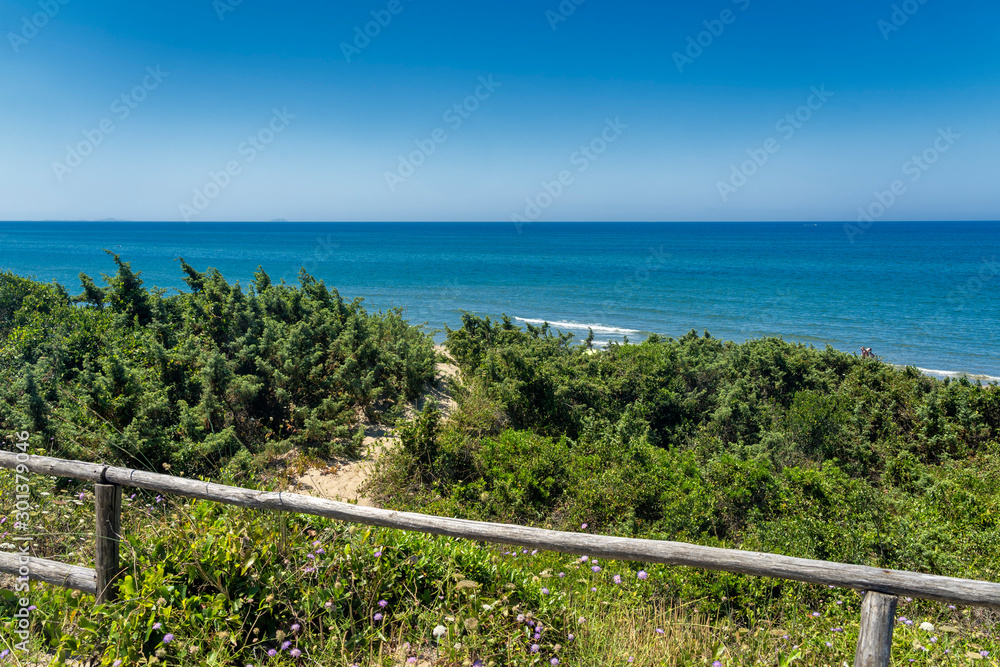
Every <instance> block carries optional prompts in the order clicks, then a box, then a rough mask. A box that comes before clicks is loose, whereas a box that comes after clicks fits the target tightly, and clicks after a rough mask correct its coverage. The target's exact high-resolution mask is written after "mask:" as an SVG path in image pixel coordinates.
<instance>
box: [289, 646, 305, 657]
mask: <svg viewBox="0 0 1000 667" xmlns="http://www.w3.org/2000/svg"><path fill="white" fill-rule="evenodd" d="M289 655H291V656H292V657H293V658H297V657H299V656H300V655H302V651H300V650H299V649H297V648H293V649H292V652H291V653H289Z"/></svg>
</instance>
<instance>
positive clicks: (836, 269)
mask: <svg viewBox="0 0 1000 667" xmlns="http://www.w3.org/2000/svg"><path fill="white" fill-rule="evenodd" d="M105 248H106V249H109V250H112V251H113V252H115V253H118V254H119V255H121V256H122V258H123V259H125V260H126V261H130V262H131V263H132V267H133V269H135V270H139V271H141V272H142V278H143V280H144V282H145V284H146V285H147V286H157V287H162V288H166V289H167V290H169V291H174V290H183V289H186V285H185V284H184V283H183V281H182V280H181V271H180V268H179V265H178V263H177V261H176V258H178V257H183V258H184V259H185V260H186V261H187V262H188V263H189V264H191V265H192V266H194V267H195V268H196V269H199V270H204V269H207V268H208V267H215V268H217V269H219V270H220V271H221V272H222V273H223V275H224V276H225V277H226V278H227V279H229V280H230V281H237V280H238V281H240V282H241V283H244V284H245V283H247V282H248V281H249V280H251V279H252V275H253V272H254V271H255V270H256V269H257V267H258V266H262V267H263V268H264V270H265V271H267V272H268V273H269V274H270V276H271V278H272V279H273V280H275V281H278V280H280V279H284V280H286V281H288V282H294V281H296V278H297V275H298V271H299V269H300V268H303V267H304V268H305V269H306V270H307V271H308V272H310V273H311V274H313V275H314V276H316V277H317V278H320V279H322V280H324V281H325V282H326V283H327V285H329V286H331V287H336V288H337V289H338V290H339V292H340V293H341V295H343V296H345V297H348V298H354V297H363V298H364V299H365V301H366V306H367V307H368V308H370V309H376V310H379V309H387V308H390V307H397V306H398V307H402V308H403V309H404V310H405V312H406V316H407V318H408V319H409V320H410V322H412V323H414V324H422V323H426V327H427V329H428V330H429V331H437V333H436V334H435V337H436V339H437V340H439V341H440V340H442V339H443V337H444V334H443V332H442V331H441V330H442V329H443V326H444V325H445V324H447V325H449V326H451V327H453V328H454V327H457V326H458V325H459V324H460V322H461V313H462V311H468V312H471V313H475V314H478V315H488V316H490V317H494V318H495V317H499V316H501V315H502V314H507V315H509V316H510V317H512V318H516V321H518V322H519V323H523V322H531V323H536V324H537V323H541V322H545V321H547V322H549V323H550V324H552V326H553V327H556V328H559V329H561V330H563V331H571V332H573V333H574V334H575V335H576V336H578V337H580V338H581V339H582V338H583V337H585V336H586V333H587V328H588V327H590V328H592V329H593V331H594V334H595V337H596V339H597V340H598V341H604V342H606V341H610V340H622V339H623V338H624V337H627V338H628V339H629V340H632V341H638V340H641V339H642V338H644V337H645V336H647V335H648V334H649V333H652V332H655V333H659V334H663V335H667V336H675V337H676V336H680V335H682V334H684V333H685V332H687V331H689V330H691V329H695V330H697V331H699V332H703V331H709V332H710V333H711V334H712V335H713V336H714V337H716V338H723V339H727V340H736V341H742V340H746V339H748V338H756V337H762V336H781V337H782V338H784V339H786V340H794V341H802V342H805V343H809V344H812V345H815V346H817V347H823V346H825V345H826V344H830V345H832V346H833V347H835V348H837V349H840V350H845V351H848V352H857V351H858V350H859V348H860V347H862V346H866V347H871V348H872V349H873V350H874V352H875V353H876V354H877V355H879V356H880V357H881V358H882V359H884V360H885V361H888V362H890V363H893V364H899V365H914V366H917V367H918V368H921V369H924V370H927V371H932V372H934V373H935V374H937V375H939V376H942V375H946V374H955V373H967V374H970V375H972V376H975V377H980V378H982V379H984V380H996V379H998V378H1000V355H998V353H997V349H998V347H1000V298H997V297H998V294H1000V289H998V288H1000V256H998V255H1000V223H984V222H976V223H956V222H940V223H933V222H921V223H889V222H885V223H883V222H878V223H876V224H874V225H872V226H871V227H870V228H869V229H868V230H864V231H862V230H859V229H854V230H852V233H848V232H846V231H845V228H844V225H843V224H842V223H816V224H814V223H606V224H597V223H585V224H580V223H535V224H532V225H527V226H524V227H522V228H521V229H520V230H518V229H517V228H515V226H514V225H513V224H511V223H405V224H404V223H325V224H320V223H308V224H307V223H287V222H280V223H278V222H276V223H191V224H185V223H128V222H72V223H68V222H5V223H0V270H7V271H13V272H14V273H16V274H18V275H23V276H34V277H35V278H37V279H40V280H44V281H50V280H56V281H58V282H60V283H63V284H64V285H66V286H67V288H68V289H69V290H70V292H71V293H77V292H79V291H80V283H79V279H78V275H79V273H80V272H81V271H82V272H85V273H88V274H90V275H91V276H92V277H94V278H99V277H100V275H101V274H102V273H113V272H114V264H113V262H112V260H111V258H110V257H108V256H107V255H106V254H105V253H104V252H102V249H105ZM99 282H100V281H99Z"/></svg>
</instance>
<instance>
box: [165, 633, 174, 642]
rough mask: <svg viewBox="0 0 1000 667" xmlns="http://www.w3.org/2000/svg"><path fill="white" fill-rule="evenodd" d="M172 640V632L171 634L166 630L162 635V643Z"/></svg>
mask: <svg viewBox="0 0 1000 667" xmlns="http://www.w3.org/2000/svg"><path fill="white" fill-rule="evenodd" d="M172 641H174V636H173V634H171V633H169V632H168V633H167V634H165V635H163V643H164V644H169V643H170V642H172Z"/></svg>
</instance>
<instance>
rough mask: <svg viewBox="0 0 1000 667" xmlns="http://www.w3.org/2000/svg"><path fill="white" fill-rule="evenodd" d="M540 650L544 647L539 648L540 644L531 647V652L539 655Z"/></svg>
mask: <svg viewBox="0 0 1000 667" xmlns="http://www.w3.org/2000/svg"><path fill="white" fill-rule="evenodd" d="M540 648H542V647H541V646H539V645H538V644H532V645H531V652H532V653H538V649H540Z"/></svg>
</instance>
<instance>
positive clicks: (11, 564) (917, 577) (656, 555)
mask: <svg viewBox="0 0 1000 667" xmlns="http://www.w3.org/2000/svg"><path fill="white" fill-rule="evenodd" d="M18 458H20V459H21V460H20V462H19V461H18ZM18 465H21V466H24V467H25V468H24V469H26V470H27V471H29V472H31V473H33V474H38V475H49V476H54V477H68V478H72V479H79V480H85V481H90V482H94V484H95V493H94V496H95V503H96V514H97V526H96V539H97V545H96V547H97V548H96V557H95V560H96V563H95V569H94V570H90V569H87V568H82V567H78V566H69V565H63V564H61V563H56V562H53V561H48V560H43V559H37V558H25V557H22V556H19V555H17V554H8V553H0V571H2V572H7V573H11V574H21V575H22V576H25V575H24V574H23V573H24V572H25V571H27V572H29V575H27V576H29V577H30V578H31V579H35V580H38V581H43V582H46V583H49V584H54V585H59V586H64V587H67V588H73V589H77V590H80V591H83V592H86V593H90V594H92V595H95V596H96V598H97V602H98V603H102V602H111V601H113V600H115V598H116V590H117V589H116V579H117V578H118V576H119V575H120V573H121V571H122V570H121V565H120V559H119V553H118V543H119V540H120V537H121V535H120V531H121V529H120V521H121V519H120V517H121V487H123V486H128V487H134V488H140V489H146V490H148V491H156V492H159V493H168V494H173V495H178V496H186V497H189V498H200V499H202V500H210V501H215V502H220V503H225V504H227V505H236V506H238V507H250V508H255V509H264V510H274V511H281V512H298V513H302V514H313V515H316V516H322V517H327V518H330V519H338V520H340V521H348V522H353V523H361V524H366V525H370V526H381V527H384V528H395V529H399V530H409V531H417V532H421V533H430V534H433V535H446V536H449V537H459V538H465V539H470V540H477V541H482V542H492V543H498V544H510V545H517V546H521V547H530V548H535V549H543V550H547V551H558V552H562V553H567V554H577V555H579V554H587V555H590V556H600V557H602V558H610V559H616V560H630V561H642V562H647V563H664V564H667V565H686V566H690V567H698V568H703V569H709V570H722V571H725V572H732V573H736V574H749V575H756V576H762V577H776V578H779V579H791V580H795V581H803V582H807V583H811V584H825V585H828V586H837V587H842V588H853V589H856V590H860V591H864V592H865V596H864V600H863V602H862V605H861V631H860V635H859V637H858V647H857V653H856V655H855V661H854V664H855V667H875V666H879V667H882V666H886V665H888V664H889V652H890V649H891V646H892V631H893V626H894V623H895V611H896V602H897V598H896V596H909V597H914V598H923V599H927V600H937V601H940V602H948V603H952V604H966V605H974V606H984V607H998V608H1000V584H997V583H993V582H987V581H976V580H973V579H958V578H954V577H941V576H937V575H930V574H921V573H918V572H906V571H902V570H886V569H880V568H874V567H868V566H864V565H848V564H843V563H832V562H829V561H819V560H809V559H806V558H791V557H789V556H780V555H777V554H769V553H759V552H753V551H739V550H736V549H719V548H716V547H704V546H699V545H694V544H685V543H682V542H667V541H659V540H642V539H635V538H627V537H611V536H607V535H590V534H581V533H566V532H561V531H555V530H545V529H542V528H529V527H525V526H514V525H509V524H499V523H486V522H481V521H467V520H465V519H451V518H447V517H437V516H428V515H424V514H414V513H410V512H395V511H392V510H386V509H380V508H376V507H361V506H358V505H352V504H349V503H342V502H336V501H332V500H324V499H320V498H312V497H310V496H304V495H300V494H296V493H284V492H264V491H254V490H251V489H243V488H239V487H233V486H225V485H222V484H213V483H210V482H199V481H195V480H191V479H185V478H183V477H172V476H170V475H160V474H156V473H150V472H143V471H141V470H132V469H130V468H118V467H114V466H105V465H102V464H98V463H84V462H82V461H67V460H64V459H56V458H49V457H44V456H29V457H28V460H27V462H25V460H24V455H23V454H21V455H18V454H14V453H11V452H0V468H9V469H15V468H17V466H18Z"/></svg>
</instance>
